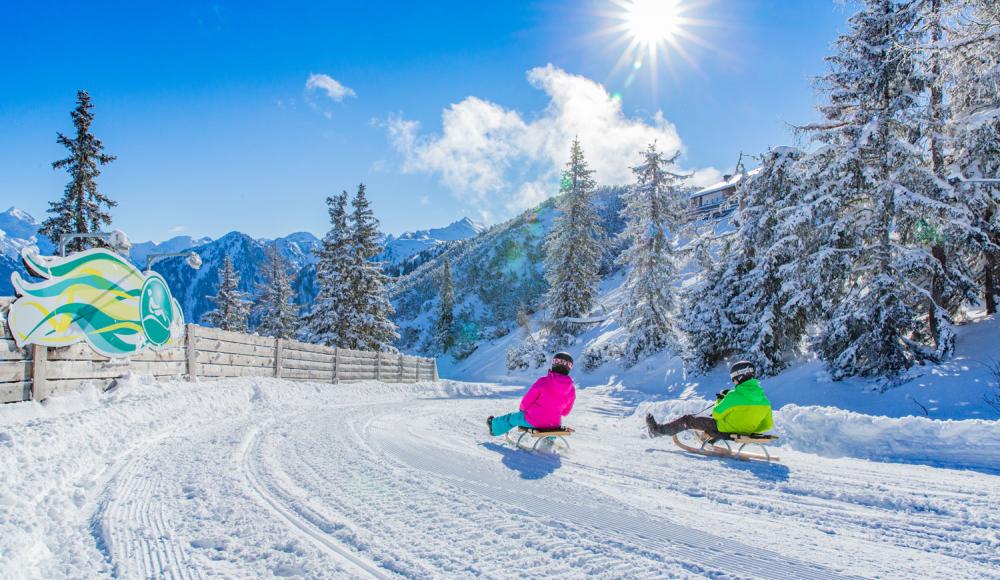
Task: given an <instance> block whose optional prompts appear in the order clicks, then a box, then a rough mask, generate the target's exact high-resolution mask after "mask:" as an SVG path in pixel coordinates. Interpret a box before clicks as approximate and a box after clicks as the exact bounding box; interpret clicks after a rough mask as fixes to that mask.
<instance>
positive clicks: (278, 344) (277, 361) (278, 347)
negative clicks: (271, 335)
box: [274, 338, 284, 379]
mask: <svg viewBox="0 0 1000 580" xmlns="http://www.w3.org/2000/svg"><path fill="white" fill-rule="evenodd" d="M283 343H284V341H283V340H282V339H280V338H275V339H274V378H276V379H280V378H281V351H282V349H283V347H284V344H283Z"/></svg>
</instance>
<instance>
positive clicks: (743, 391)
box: [712, 379, 774, 435]
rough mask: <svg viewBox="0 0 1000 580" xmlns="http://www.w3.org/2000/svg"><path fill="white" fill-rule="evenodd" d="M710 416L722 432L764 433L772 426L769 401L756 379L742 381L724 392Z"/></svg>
mask: <svg viewBox="0 0 1000 580" xmlns="http://www.w3.org/2000/svg"><path fill="white" fill-rule="evenodd" d="M712 416H713V417H715V422H716V423H717V424H718V428H719V431H721V432H722V433H743V434H746V435H749V434H751V433H764V432H766V431H768V430H770V429H771V427H773V426H774V421H773V420H772V418H771V401H768V400H767V397H765V396H764V389H761V388H760V381H758V380H757V379H749V380H746V381H743V382H742V383H740V384H738V385H736V388H735V389H733V390H731V391H729V392H728V393H726V396H725V397H723V398H722V400H721V401H719V402H718V403H716V404H715V408H713V409H712Z"/></svg>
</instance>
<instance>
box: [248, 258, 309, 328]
mask: <svg viewBox="0 0 1000 580" xmlns="http://www.w3.org/2000/svg"><path fill="white" fill-rule="evenodd" d="M264 268H265V269H264V276H265V277H266V279H267V282H266V283H264V284H261V285H259V286H258V296H257V302H256V304H255V305H254V307H255V310H256V311H257V313H258V314H259V315H260V324H258V325H257V334H260V335H262V336H273V337H275V338H292V337H293V336H295V333H296V331H297V329H298V321H299V314H298V306H296V304H295V303H294V300H295V291H294V290H293V289H292V281H291V277H290V276H289V275H288V268H289V265H288V260H286V259H285V258H284V256H282V255H281V252H279V251H278V246H277V245H276V244H272V245H271V246H270V247H268V249H267V262H266V263H265V265H264Z"/></svg>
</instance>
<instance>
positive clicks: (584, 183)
mask: <svg viewBox="0 0 1000 580" xmlns="http://www.w3.org/2000/svg"><path fill="white" fill-rule="evenodd" d="M596 187H597V182H596V181H595V180H594V171H593V170H592V169H589V168H588V167H587V161H586V160H585V159H584V157H583V148H582V147H581V146H580V141H579V139H573V144H572V145H571V146H570V158H569V162H568V163H567V164H566V169H565V170H564V171H563V174H562V182H561V185H560V187H559V193H560V195H561V196H562V199H561V200H560V203H559V209H560V210H561V212H562V213H561V214H560V215H559V216H558V217H557V218H556V219H555V223H554V225H553V227H552V231H551V232H550V233H549V236H548V239H547V240H546V243H545V279H546V281H547V282H548V283H549V291H548V294H547V295H546V297H545V307H546V308H547V309H548V312H549V315H550V316H551V317H552V326H553V333H554V334H555V335H557V336H558V335H562V334H564V333H567V332H572V331H573V330H574V329H575V328H577V326H576V325H574V324H572V323H571V322H567V321H566V319H569V318H582V317H584V316H586V315H587V313H588V312H590V309H591V308H592V307H593V305H594V301H595V300H596V297H597V284H598V282H600V266H601V257H602V249H601V241H602V238H603V237H604V235H603V230H602V229H601V225H600V219H599V217H598V215H597V209H596V208H595V206H594V190H595V188H596Z"/></svg>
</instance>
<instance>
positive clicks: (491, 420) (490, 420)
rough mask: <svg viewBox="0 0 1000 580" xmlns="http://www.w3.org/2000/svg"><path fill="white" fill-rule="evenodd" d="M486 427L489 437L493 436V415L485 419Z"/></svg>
mask: <svg viewBox="0 0 1000 580" xmlns="http://www.w3.org/2000/svg"><path fill="white" fill-rule="evenodd" d="M486 426H487V427H489V429H490V435H493V415H490V416H489V417H487V418H486Z"/></svg>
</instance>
